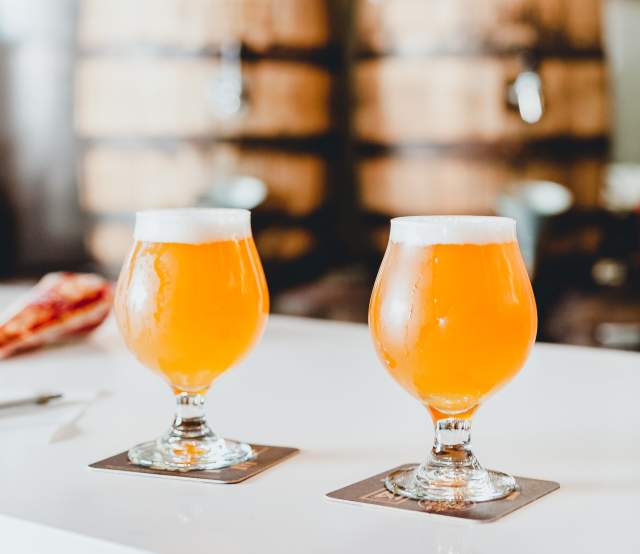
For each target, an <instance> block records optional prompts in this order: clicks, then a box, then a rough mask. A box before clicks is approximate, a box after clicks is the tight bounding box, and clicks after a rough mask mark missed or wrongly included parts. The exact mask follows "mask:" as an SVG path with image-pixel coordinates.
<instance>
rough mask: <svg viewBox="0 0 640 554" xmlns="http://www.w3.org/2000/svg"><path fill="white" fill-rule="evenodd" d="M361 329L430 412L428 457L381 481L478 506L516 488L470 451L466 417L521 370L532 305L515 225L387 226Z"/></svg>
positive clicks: (403, 220) (497, 220)
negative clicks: (383, 251) (431, 425)
mask: <svg viewBox="0 0 640 554" xmlns="http://www.w3.org/2000/svg"><path fill="white" fill-rule="evenodd" d="M369 328H370V331H371V335H372V338H373V342H374V345H375V348H376V350H377V353H378V355H379V357H380V360H381V361H382V363H383V364H384V365H385V366H386V367H387V369H388V371H389V373H390V374H391V376H392V377H393V378H394V379H395V380H396V381H397V382H398V383H399V384H400V385H401V386H402V387H403V388H404V389H405V390H407V391H408V392H409V393H410V394H412V395H413V396H415V397H416V398H417V399H418V400H419V401H420V402H421V403H422V404H423V405H424V406H425V407H426V408H427V409H428V411H429V412H430V413H431V417H432V419H433V422H434V424H435V443H434V446H433V449H432V450H431V453H430V455H429V456H428V458H427V460H426V461H425V462H424V463H423V464H421V465H418V466H413V467H411V468H409V469H405V470H400V471H396V472H394V473H392V474H390V475H389V476H388V477H387V479H386V481H385V485H386V487H387V489H389V490H390V491H391V492H393V493H395V494H399V495H402V496H406V497H409V498H413V499H426V500H432V501H439V500H442V501H463V502H467V501H468V502H482V501H486V500H494V499H497V498H502V497H505V496H507V495H508V494H510V493H511V492H512V491H514V490H515V488H516V482H515V480H514V479H513V477H511V476H510V475H506V474H504V473H500V472H495V471H487V470H486V469H484V468H483V467H482V466H481V465H480V464H479V463H478V460H477V459H476V457H475V456H474V455H473V453H472V451H471V444H470V431H471V418H472V416H473V414H474V412H475V411H476V410H477V409H478V407H479V406H480V405H481V404H482V403H483V402H484V401H485V400H486V399H487V398H488V397H489V395H490V394H492V393H493V392H495V391H496V390H497V389H499V388H500V387H501V386H502V385H504V384H505V383H507V382H508V381H509V380H510V379H511V378H513V376H514V375H515V374H516V373H517V372H518V371H519V370H520V369H521V368H522V366H523V365H524V363H525V361H526V359H527V356H528V354H529V351H530V349H531V346H532V345H533V343H534V341H535V336H536V328H537V316H536V306H535V300H534V297H533V292H532V290H531V284H530V282H529V277H528V275H527V272H526V269H525V266H524V263H523V261H522V257H521V255H520V250H519V248H518V243H517V240H516V229H515V221H514V220H512V219H508V218H503V217H474V216H425V217H420V216H418V217H399V218H396V219H393V220H391V234H390V237H389V244H388V247H387V251H386V254H385V256H384V259H383V261H382V265H381V267H380V271H379V273H378V277H377V280H376V283H375V285H374V289H373V293H372V296H371V303H370V307H369Z"/></svg>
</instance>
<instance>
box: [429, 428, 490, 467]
mask: <svg viewBox="0 0 640 554" xmlns="http://www.w3.org/2000/svg"><path fill="white" fill-rule="evenodd" d="M427 465H429V466H431V467H446V468H460V469H480V464H479V463H478V460H477V459H476V457H475V456H474V455H473V452H471V420H470V419H456V418H446V419H440V420H438V421H436V423H435V441H434V444H433V448H432V450H431V455H430V457H429V460H427Z"/></svg>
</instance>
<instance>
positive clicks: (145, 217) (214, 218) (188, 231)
mask: <svg viewBox="0 0 640 554" xmlns="http://www.w3.org/2000/svg"><path fill="white" fill-rule="evenodd" d="M133 236H134V238H135V240H137V241H144V242H165V243H167V242H170V243H181V244H202V243H205V242H215V241H221V240H233V239H241V238H246V237H250V236H251V212H249V210H236V209H226V208H219V209H218V208H184V209H180V210H149V211H143V212H138V213H136V226H135V230H134V232H133Z"/></svg>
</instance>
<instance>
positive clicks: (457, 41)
mask: <svg viewBox="0 0 640 554" xmlns="http://www.w3.org/2000/svg"><path fill="white" fill-rule="evenodd" d="M356 13H357V18H356V29H357V34H358V48H359V50H360V51H361V52H366V53H371V54H380V53H390V52H396V53H398V52H422V53H424V52H448V53H460V52H473V53H475V52H478V51H499V52H505V51H507V52H509V51H511V52H513V51H521V50H523V49H536V50H542V51H551V52H558V51H563V50H564V51H569V52H573V53H576V52H578V53H581V52H597V51H600V50H601V27H602V2H601V0H448V1H447V2H442V1H441V0H357V12H356Z"/></svg>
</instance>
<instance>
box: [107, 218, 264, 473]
mask: <svg viewBox="0 0 640 554" xmlns="http://www.w3.org/2000/svg"><path fill="white" fill-rule="evenodd" d="M134 239H135V242H134V244H133V247H132V250H131V253H130V254H129V257H128V259H127V261H126V262H125V264H124V266H123V268H122V272H121V274H120V279H119V280H118V286H117V289H116V305H115V312H116V317H117V320H118V325H119V327H120V332H121V333H122V336H123V337H124V340H125V342H126V344H127V346H128V348H129V350H131V352H133V353H134V354H135V355H136V357H137V358H138V360H139V361H140V362H141V363H142V364H144V365H145V366H147V367H149V368H150V369H152V370H154V371H156V372H158V373H159V374H160V375H161V376H162V377H163V378H164V379H165V380H166V381H167V382H168V383H169V385H170V386H171V388H172V390H173V392H174V394H175V396H176V400H177V404H178V406H177V413H176V416H175V419H174V422H173V425H172V427H171V429H170V430H169V431H168V433H166V434H165V435H164V436H162V437H160V438H159V439H157V440H155V441H151V442H147V443H143V444H140V445H138V446H134V447H133V448H132V449H131V450H129V459H130V460H131V462H133V463H134V464H138V465H141V466H147V467H154V468H158V469H166V470H178V471H189V470H196V469H216V468H222V467H227V466H230V465H233V464H237V463H240V462H243V461H246V460H247V459H249V458H251V457H252V455H253V454H252V451H251V447H250V446H249V445H248V444H244V443H238V442H234V441H231V440H226V439H223V438H220V437H218V436H217V435H216V434H215V433H213V431H211V429H210V428H209V426H208V425H207V422H206V420H205V416H204V396H205V394H206V393H207V390H208V389H209V387H210V385H211V383H212V382H213V381H214V379H216V378H217V377H218V376H219V375H220V374H221V373H223V372H224V371H226V370H227V369H229V368H230V367H231V366H232V365H233V364H235V363H236V362H237V361H238V360H239V359H240V358H241V357H242V356H243V355H244V354H246V353H247V352H248V351H249V350H250V349H251V348H252V347H253V346H254V345H255V343H256V342H257V340H258V338H259V337H260V335H261V333H262V330H263V328H264V325H265V322H266V319H267V314H268V311H269V295H268V291H267V285H266V282H265V277H264V273H263V271H262V266H261V264H260V258H259V257H258V253H257V251H256V247H255V245H254V242H253V239H252V236H251V222H250V213H249V212H248V211H246V210H226V209H184V210H157V211H148V212H139V213H138V214H137V217H136V225H135V231H134Z"/></svg>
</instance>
